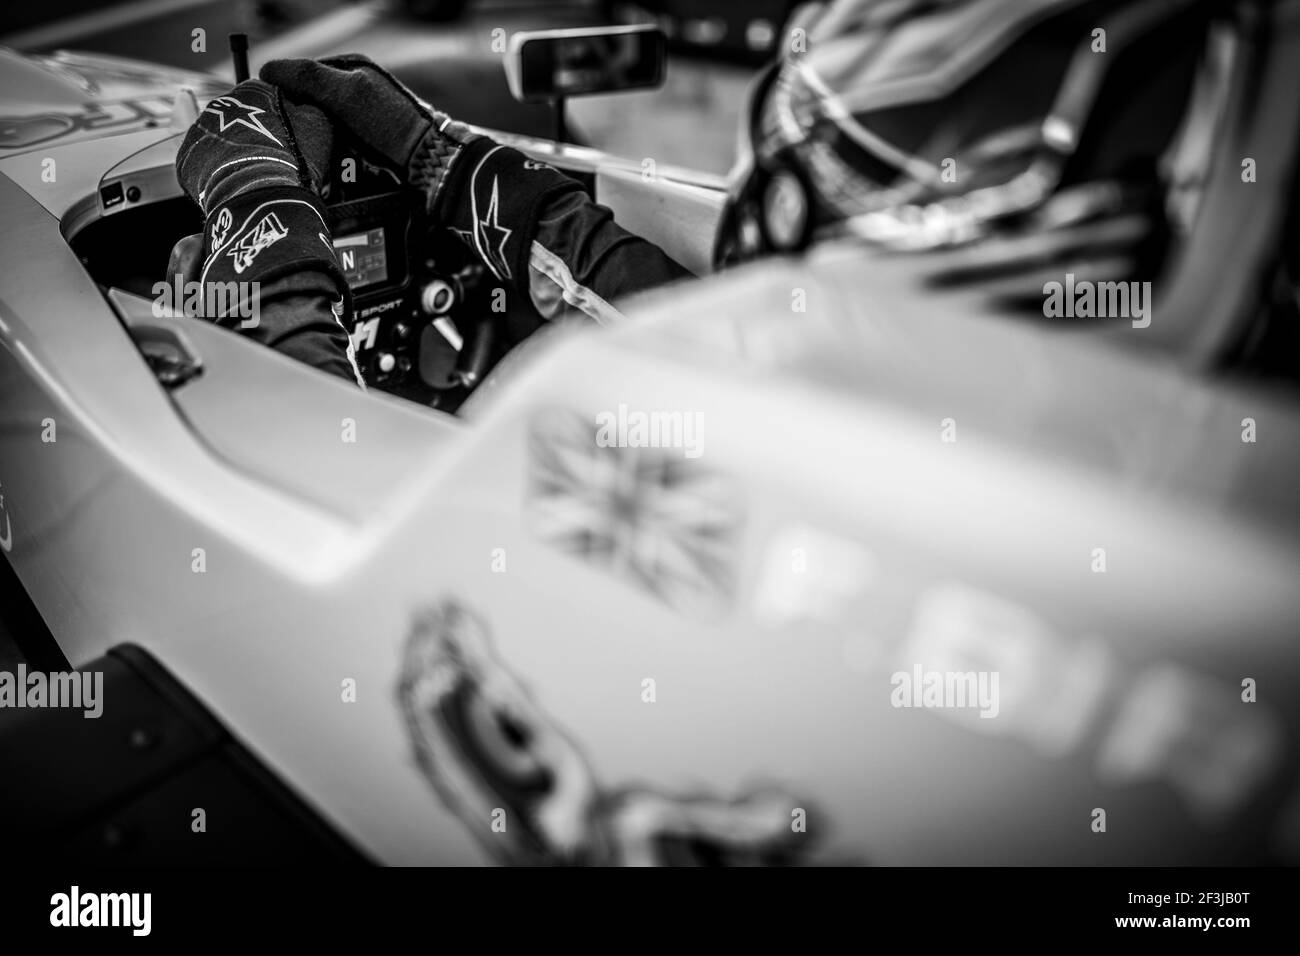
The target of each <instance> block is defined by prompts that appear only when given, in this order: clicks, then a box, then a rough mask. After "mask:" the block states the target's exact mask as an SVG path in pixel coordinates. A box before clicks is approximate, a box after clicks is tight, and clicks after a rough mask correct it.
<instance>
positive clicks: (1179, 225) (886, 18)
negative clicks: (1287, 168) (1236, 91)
mask: <svg viewBox="0 0 1300 956" xmlns="http://www.w3.org/2000/svg"><path fill="white" fill-rule="evenodd" d="M1280 6H1283V7H1284V6H1286V5H1285V4H1283V5H1280ZM1261 10H1269V11H1272V12H1273V13H1274V14H1276V10H1274V5H1270V4H1250V3H1230V2H1214V0H841V2H835V3H831V4H829V5H828V6H826V7H823V8H819V9H818V10H815V11H812V13H811V16H807V15H806V16H804V17H803V18H799V17H798V16H796V18H795V19H794V20H793V21H792V26H791V28H790V29H789V30H788V32H787V36H786V41H785V54H784V58H783V59H782V60H781V61H780V62H778V63H776V64H774V65H773V66H772V67H770V68H769V69H768V70H767V71H765V73H764V74H762V75H761V76H760V77H759V79H758V80H757V81H756V83H755V85H754V87H753V88H752V89H751V99H750V103H749V105H748V106H747V108H746V111H745V117H744V120H743V128H742V142H741V150H740V159H739V161H738V163H737V166H736V168H735V169H734V170H733V173H732V177H731V184H730V194H729V200H728V204H727V207H726V209H725V211H724V216H723V223H722V228H721V229H720V231H719V235H718V241H717V244H716V247H715V262H716V264H717V265H719V266H725V265H729V264H732V263H736V262H739V261H743V260H746V259H750V258H753V257H756V256H759V255H764V254H769V253H772V252H789V251H796V250H799V249H801V248H803V247H804V246H805V245H807V244H808V243H809V242H810V241H811V240H813V239H814V238H821V237H825V236H836V235H846V234H847V235H852V236H856V237H859V238H862V239H865V240H867V241H869V242H871V243H873V244H876V245H879V246H883V247H886V248H889V249H898V250H908V251H920V250H928V251H929V250H955V249H966V250H972V249H978V250H979V255H978V256H977V257H976V258H973V259H971V260H970V262H969V263H968V264H969V265H970V266H972V267H973V268H974V269H975V271H977V272H979V273H980V274H981V275H983V276H985V277H987V276H990V275H993V274H997V275H999V276H1001V277H1002V278H1003V280H1004V281H1003V289H1002V291H1003V292H1004V293H1005V294H1006V295H1007V296H1008V297H1010V298H1015V297H1017V296H1028V297H1031V298H1033V299H1035V301H1037V302H1038V303H1039V304H1040V305H1041V301H1042V281H1041V279H1042V275H1043V273H1044V271H1045V270H1046V269H1048V268H1049V267H1052V266H1053V265H1054V264H1059V263H1060V262H1062V261H1068V262H1070V263H1071V267H1072V269H1073V271H1074V272H1076V273H1081V274H1083V275H1081V278H1089V279H1093V280H1101V281H1105V280H1116V279H1122V278H1130V277H1132V276H1133V275H1134V274H1135V273H1142V274H1144V275H1149V274H1151V273H1152V272H1155V271H1158V270H1159V269H1160V268H1161V266H1162V264H1163V263H1164V262H1165V257H1166V253H1167V252H1168V249H1169V246H1170V243H1171V241H1174V240H1176V239H1178V238H1179V237H1181V236H1185V235H1187V234H1188V233H1189V232H1190V231H1191V228H1192V225H1193V223H1194V221H1195V220H1196V218H1197V215H1198V213H1199V212H1200V211H1201V208H1202V205H1203V203H1202V200H1203V199H1204V198H1205V187H1206V179H1207V170H1208V169H1209V168H1210V166H1211V159H1212V154H1213V153H1214V152H1215V150H1216V146H1220V145H1222V144H1223V142H1224V141H1225V140H1232V139H1233V138H1234V130H1230V129H1226V128H1225V127H1227V126H1230V125H1232V124H1233V123H1237V124H1238V126H1240V120H1241V117H1240V116H1231V115H1230V110H1229V109H1228V104H1229V100H1230V98H1231V95H1232V90H1233V85H1234V84H1237V85H1238V86H1239V85H1240V83H1241V82H1242V73H1241V71H1240V70H1239V69H1238V67H1239V66H1240V63H1241V60H1242V59H1243V57H1244V56H1245V55H1246V54H1247V51H1248V47H1249V42H1248V41H1249V37H1250V34H1251V32H1252V30H1255V31H1258V30H1259V28H1260V23H1262V22H1263V21H1264V20H1265V19H1266V17H1265V16H1264V15H1263V14H1262V13H1261ZM1257 105H1261V104H1257ZM1277 119H1278V118H1277V117H1276V115H1275V116H1274V122H1275V123H1276V121H1277ZM1294 119H1295V117H1294V116H1290V117H1288V118H1287V122H1286V123H1285V124H1284V125H1285V126H1286V127H1287V128H1288V129H1289V128H1292V127H1294V125H1295V124H1294ZM1235 132H1240V130H1239V129H1238V130H1236V131H1235ZM1236 165H1237V161H1235V160H1234V162H1233V166H1234V170H1230V172H1232V173H1233V178H1234V180H1236V181H1238V182H1239V181H1240V177H1239V176H1238V175H1237V174H1236V171H1235V167H1236ZM1290 185H1291V183H1290V182H1288V183H1287V184H1286V186H1287V189H1288V192H1289V188H1290ZM1273 238H1274V239H1276V236H1274V237H1273ZM990 239H997V240H999V241H998V242H997V243H988V242H981V241H982V240H990ZM955 267H956V268H958V271H959V272H960V271H961V269H960V267H957V266H955ZM1055 272H1056V273H1057V275H1058V278H1059V272H1060V269H1059V268H1057V269H1055Z"/></svg>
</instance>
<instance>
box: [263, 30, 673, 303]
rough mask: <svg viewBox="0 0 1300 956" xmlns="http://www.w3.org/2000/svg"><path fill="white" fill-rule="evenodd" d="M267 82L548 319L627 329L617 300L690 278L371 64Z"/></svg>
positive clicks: (326, 66) (295, 63)
mask: <svg viewBox="0 0 1300 956" xmlns="http://www.w3.org/2000/svg"><path fill="white" fill-rule="evenodd" d="M260 75H261V77H262V79H263V80H266V81H267V82H269V83H273V84H275V85H276V86H277V87H279V88H280V89H281V90H283V91H284V93H285V94H286V95H287V96H289V97H290V98H291V99H293V100H295V101H298V102H303V103H312V104H314V105H316V106H318V107H320V109H322V110H323V111H324V112H325V113H326V114H328V115H329V116H330V117H331V118H332V119H333V120H334V121H335V122H336V123H337V124H338V125H339V127H341V128H342V129H343V130H344V131H346V132H347V133H348V134H350V135H351V136H352V137H353V138H354V139H356V140H358V141H359V142H360V143H362V144H364V145H365V146H367V147H368V148H369V149H371V150H372V151H373V152H374V153H375V154H376V156H377V158H379V159H381V160H382V161H383V162H385V163H386V164H387V165H388V166H389V167H390V168H392V169H393V170H394V171H395V172H396V173H397V174H398V175H399V176H400V177H402V178H403V181H404V182H406V183H407V184H408V185H409V186H411V187H413V188H415V189H417V190H419V191H420V192H421V193H422V194H423V196H424V201H425V205H426V209H427V211H428V212H429V214H430V216H431V217H432V218H433V219H434V221H435V222H439V223H441V224H442V225H444V226H446V227H448V228H450V229H452V230H453V231H454V232H455V233H456V234H457V235H459V236H460V238H461V239H462V240H464V241H465V242H466V243H467V244H468V245H469V246H470V247H471V248H472V249H473V250H474V251H475V253H476V254H477V256H478V258H479V259H481V260H482V262H483V263H484V265H486V266H487V268H488V269H489V270H491V272H492V274H493V275H494V276H496V278H497V279H498V280H499V281H501V282H502V283H504V284H505V285H507V286H508V287H510V288H511V289H513V290H515V291H518V292H520V293H522V294H526V295H529V296H530V297H531V300H532V303H533V305H534V306H535V307H536V308H537V309H538V311H539V312H540V313H541V314H542V315H543V316H545V317H547V318H550V317H553V316H555V315H557V314H558V313H559V312H560V311H561V310H562V309H563V308H564V307H565V306H566V305H569V306H574V307H577V308H578V309H580V310H582V311H583V312H585V313H587V314H588V315H589V316H592V317H594V318H596V319H597V320H600V321H616V320H617V319H619V318H621V316H619V314H618V313H617V312H616V311H615V310H614V309H613V308H612V307H611V306H610V305H609V304H608V301H607V300H609V299H611V298H616V297H619V296H622V295H625V294H628V293H632V292H636V291H639V290H641V289H645V288H649V287H652V286H657V285H661V284H663V283H665V282H668V281H671V280H673V279H677V278H681V277H683V276H686V275H688V274H689V273H688V272H687V271H686V270H685V269H683V268H682V267H681V266H680V265H678V264H677V263H676V262H674V261H673V260H672V259H671V258H669V257H668V256H667V255H666V254H665V253H664V252H663V250H661V249H659V248H658V247H657V246H655V245H653V244H652V243H649V242H647V241H645V240H644V239H641V238H640V237H639V236H634V235H632V234H631V233H629V232H627V231H626V230H624V229H622V228H621V227H619V226H618V225H617V224H615V223H614V221H613V213H612V212H611V211H610V210H609V209H607V208H606V207H604V206H601V205H599V204H597V203H595V202H593V201H591V199H589V198H588V197H587V194H586V192H585V191H584V190H583V187H582V184H581V183H578V182H577V181H576V180H573V179H570V178H569V177H568V176H565V175H564V174H563V173H561V172H559V171H558V170H556V169H554V168H553V167H551V166H548V165H546V164H545V163H541V162H538V161H536V160H533V159H530V158H529V157H528V156H526V155H525V154H523V153H521V152H520V151H519V150H517V149H513V148H511V147H509V146H503V145H502V144H500V143H498V142H496V141H495V140H493V139H492V138H491V137H488V136H485V135H483V134H481V133H476V132H474V131H473V130H471V129H470V128H469V127H468V126H466V125H465V124H463V123H458V122H456V121H455V120H453V119H452V118H451V117H450V116H447V115H446V114H445V113H441V112H439V111H437V110H435V109H433V108H432V107H431V106H429V105H428V104H426V103H424V102H423V101H421V100H420V99H419V98H418V97H417V96H416V95H415V94H414V93H413V92H411V90H409V89H408V88H407V87H405V86H404V85H402V83H400V82H399V81H398V80H397V79H395V78H394V77H393V76H391V75H390V74H389V73H388V72H386V71H385V70H384V69H383V68H382V67H380V66H378V65H377V64H375V63H374V62H372V61H371V60H369V59H368V58H366V57H364V56H360V55H357V54H350V55H346V56H338V57H330V58H327V59H324V60H320V61H316V60H272V61H271V62H269V63H267V64H266V65H265V66H263V67H262V70H261V74H260Z"/></svg>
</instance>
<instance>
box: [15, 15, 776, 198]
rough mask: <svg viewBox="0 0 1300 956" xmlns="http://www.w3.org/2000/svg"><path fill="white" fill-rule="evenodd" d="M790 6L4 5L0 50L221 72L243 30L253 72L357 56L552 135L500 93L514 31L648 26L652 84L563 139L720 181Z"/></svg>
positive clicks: (535, 112) (586, 115)
mask: <svg viewBox="0 0 1300 956" xmlns="http://www.w3.org/2000/svg"><path fill="white" fill-rule="evenodd" d="M796 5H797V4H796V3H795V2H794V0H642V2H639V3H625V2H612V0H531V2H530V0H513V2H510V0H363V2H350V0H236V2H230V0H128V2H123V3H111V2H105V0H50V2H46V3H40V4H22V5H17V4H6V5H5V9H4V11H3V13H0V46H7V47H10V48H12V49H17V50H22V51H29V52H49V51H53V50H59V49H68V50H78V51H89V52H95V53H107V54H112V55H115V56H124V57H134V58H139V59H144V60H149V61H151V62H155V63H161V64H165V65H169V66H176V67H183V68H186V69H195V70H203V71H211V72H215V73H219V74H222V75H225V76H230V75H231V70H230V55H229V49H228V43H227V35H228V34H230V33H232V32H241V33H247V34H248V36H249V40H250V46H251V59H252V63H253V67H254V69H256V67H257V65H258V64H259V63H262V62H265V61H266V60H267V59H271V58H274V57H281V56H312V57H319V56H325V55H328V54H331V53H340V52H360V53H365V54H367V55H369V56H371V57H372V58H374V59H375V60H378V61H380V62H382V63H384V64H385V65H386V66H388V67H389V68H390V69H392V70H393V71H394V72H396V73H397V74H398V75H399V76H400V77H401V78H402V79H403V80H404V81H405V82H407V83H408V84H409V85H411V86H412V88H414V89H415V90H416V91H417V92H418V93H420V94H421V95H422V96H424V97H425V98H426V99H428V100H430V101H431V102H433V103H435V104H437V103H439V101H440V100H441V101H444V102H448V103H455V104H472V106H458V115H457V118H459V119H464V120H466V121H467V122H471V123H476V124H479V125H483V126H489V127H494V128H499V129H508V130H510V131H512V132H520V133H530V134H534V135H550V134H551V132H552V130H553V118H552V116H551V115H550V113H549V108H548V107H545V106H535V105H525V104H521V103H516V102H515V101H514V100H513V98H512V97H511V96H510V91H509V89H508V88H507V86H506V82H505V77H504V72H503V70H502V68H501V51H502V45H501V44H502V37H504V38H505V39H506V40H507V41H508V38H509V36H510V35H511V34H513V33H515V32H518V31H522V30H537V29H555V28H564V27H578V26H591V25H609V24H614V23H640V22H658V23H659V24H660V26H661V27H662V28H663V29H664V31H665V32H666V33H667V34H668V35H669V37H670V42H671V49H672V51H673V56H672V57H671V59H670V62H669V68H668V76H667V82H666V83H665V85H664V87H663V88H662V89H659V90H653V91H649V92H635V93H621V94H615V95H609V96H594V97H587V98H581V99H576V100H574V101H573V102H572V103H571V104H570V109H569V115H570V123H571V129H572V133H573V136H574V138H576V139H578V140H579V141H581V142H585V143H587V144H589V145H592V146H596V147H599V148H602V149H606V150H609V151H611V152H614V153H617V154H619V155H622V156H626V157H629V158H634V159H641V158H645V157H653V158H654V159H655V160H656V161H657V162H667V163H672V164H677V165H683V166H689V167H692V168H695V169H699V170H702V171H704V172H711V173H725V172H726V171H727V169H728V168H729V167H730V164H731V162H732V159H733V158H734V151H735V150H734V143H735V137H736V128H737V122H738V114H739V110H740V101H741V98H742V96H743V94H744V90H745V88H746V86H747V84H748V82H749V79H750V78H751V76H752V75H753V73H754V71H755V69H756V67H757V66H758V65H759V64H761V63H763V62H764V61H765V60H767V59H768V58H769V57H771V56H772V55H773V54H774V52H775V48H776V44H777V41H778V38H779V35H780V30H781V27H782V25H783V23H784V22H785V20H786V18H787V17H788V15H789V14H790V12H791V11H792V10H793V8H794V7H795V6H796ZM196 29H203V30H204V31H205V36H204V43H203V44H202V47H203V48H202V49H196V48H195V47H196V45H197V44H196V43H195V41H194V39H193V31H194V30H196ZM503 31H504V32H503ZM449 65H454V68H452V69H449V68H448V67H449ZM466 114H468V115H466ZM665 131H668V132H669V135H665Z"/></svg>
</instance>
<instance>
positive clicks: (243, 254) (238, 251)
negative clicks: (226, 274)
mask: <svg viewBox="0 0 1300 956" xmlns="http://www.w3.org/2000/svg"><path fill="white" fill-rule="evenodd" d="M287 235H289V230H288V229H286V228H285V227H284V223H282V222H280V218H279V217H278V216H277V215H276V214H275V213H273V212H268V213H267V214H266V215H265V216H263V217H262V219H261V221H259V222H258V223H257V225H255V226H254V227H253V228H252V229H251V230H249V231H248V232H247V233H246V234H245V235H244V238H242V239H240V240H239V241H238V242H236V243H235V245H234V248H233V249H231V250H230V251H228V252H227V253H226V255H228V256H230V257H231V258H232V259H234V260H235V271H236V272H243V271H244V270H245V269H247V268H248V267H249V266H250V265H252V264H253V260H254V259H256V258H257V255H258V253H260V252H261V251H262V250H263V249H267V248H269V247H271V246H273V245H275V244H276V243H277V242H279V241H280V240H281V239H283V238H284V237H285V236H287Z"/></svg>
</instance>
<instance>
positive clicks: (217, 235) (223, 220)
mask: <svg viewBox="0 0 1300 956" xmlns="http://www.w3.org/2000/svg"><path fill="white" fill-rule="evenodd" d="M232 219H233V217H232V216H231V215H230V207H229V206H226V207H223V208H222V210H221V212H219V213H217V221H216V222H214V223H213V224H212V248H213V249H220V248H221V247H222V246H224V245H225V244H226V235H227V234H228V233H229V232H230V224H231V222H232Z"/></svg>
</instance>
